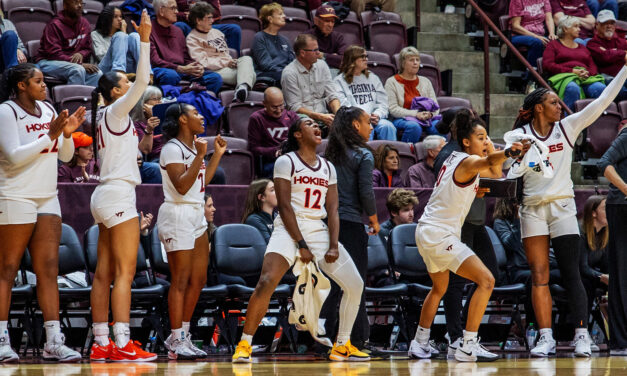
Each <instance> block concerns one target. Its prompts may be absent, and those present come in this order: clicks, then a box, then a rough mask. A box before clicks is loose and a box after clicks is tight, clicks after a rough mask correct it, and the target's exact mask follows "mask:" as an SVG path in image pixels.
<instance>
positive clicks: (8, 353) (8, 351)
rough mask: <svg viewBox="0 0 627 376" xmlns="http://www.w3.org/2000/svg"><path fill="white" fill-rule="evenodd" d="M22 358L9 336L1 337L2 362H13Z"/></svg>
mask: <svg viewBox="0 0 627 376" xmlns="http://www.w3.org/2000/svg"><path fill="white" fill-rule="evenodd" d="M18 360H20V357H19V356H18V355H17V354H16V353H15V351H13V348H12V347H11V340H10V339H9V336H2V337H0V363H12V362H17V361H18Z"/></svg>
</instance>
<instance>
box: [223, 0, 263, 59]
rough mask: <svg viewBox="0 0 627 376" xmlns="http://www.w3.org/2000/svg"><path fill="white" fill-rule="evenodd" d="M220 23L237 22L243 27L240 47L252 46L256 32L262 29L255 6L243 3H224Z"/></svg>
mask: <svg viewBox="0 0 627 376" xmlns="http://www.w3.org/2000/svg"><path fill="white" fill-rule="evenodd" d="M220 11H221V18H220V23H223V24H237V25H239V26H240V27H241V28H242V44H241V46H240V49H244V48H251V47H252V43H253V39H254V37H255V34H256V33H257V32H258V31H261V21H260V20H259V18H258V17H257V11H256V10H255V8H251V7H245V6H241V5H222V7H221V9H220Z"/></svg>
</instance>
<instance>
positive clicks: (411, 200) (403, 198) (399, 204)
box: [379, 188, 418, 244]
mask: <svg viewBox="0 0 627 376" xmlns="http://www.w3.org/2000/svg"><path fill="white" fill-rule="evenodd" d="M416 205H418V198H417V197H416V193H415V192H413V191H409V190H407V189H403V188H396V189H395V190H393V191H392V193H390V194H389V195H388V198H387V200H386V201H385V206H386V207H387V208H388V213H389V214H390V218H389V219H388V220H387V221H385V222H383V223H382V224H381V231H380V232H379V236H381V238H382V239H383V244H387V240H388V237H389V236H390V233H391V232H392V229H394V227H396V226H398V225H402V224H407V223H414V207H415V206H416Z"/></svg>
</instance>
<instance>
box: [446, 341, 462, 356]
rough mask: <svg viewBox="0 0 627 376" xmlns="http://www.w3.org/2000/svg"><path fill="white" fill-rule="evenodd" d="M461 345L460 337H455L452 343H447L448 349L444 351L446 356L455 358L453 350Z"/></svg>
mask: <svg viewBox="0 0 627 376" xmlns="http://www.w3.org/2000/svg"><path fill="white" fill-rule="evenodd" d="M461 345H462V337H459V338H457V339H456V340H455V341H453V343H449V344H448V351H447V353H446V357H447V358H448V359H455V352H456V351H457V348H458V347H459V346H461Z"/></svg>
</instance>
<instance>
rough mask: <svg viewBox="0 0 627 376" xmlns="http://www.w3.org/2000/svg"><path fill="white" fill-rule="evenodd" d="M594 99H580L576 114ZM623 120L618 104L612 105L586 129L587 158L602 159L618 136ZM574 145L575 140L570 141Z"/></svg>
mask: <svg viewBox="0 0 627 376" xmlns="http://www.w3.org/2000/svg"><path fill="white" fill-rule="evenodd" d="M593 100H594V99H580V100H578V101H576V102H575V112H579V111H581V110H583V109H584V108H585V107H586V106H587V105H589V104H590V103H591V102H592V101H593ZM621 120H622V116H621V114H620V113H619V112H618V107H617V106H616V103H613V102H612V103H610V105H609V106H608V107H607V108H606V109H605V111H603V113H602V114H601V116H599V118H598V119H596V120H595V121H594V123H592V124H591V125H590V126H589V127H588V128H586V130H585V131H586V138H585V140H586V145H585V149H586V150H587V156H588V157H589V158H601V156H603V154H604V153H605V151H606V150H607V149H608V148H609V147H610V145H611V144H612V141H614V139H615V138H616V135H617V134H618V127H619V126H620V122H621ZM570 142H571V143H574V142H575V140H570Z"/></svg>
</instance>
